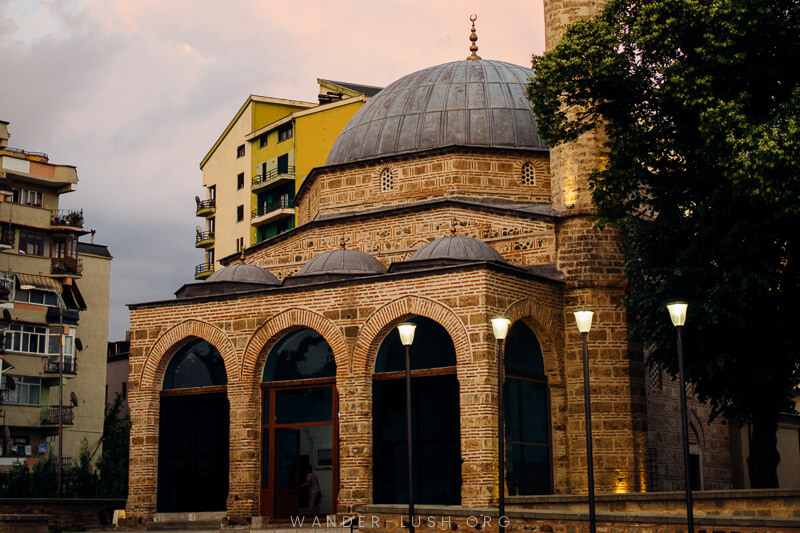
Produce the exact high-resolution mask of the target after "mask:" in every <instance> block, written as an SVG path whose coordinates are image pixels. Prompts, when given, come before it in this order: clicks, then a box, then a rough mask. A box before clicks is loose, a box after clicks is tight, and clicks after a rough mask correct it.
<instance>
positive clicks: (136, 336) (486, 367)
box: [128, 269, 610, 522]
mask: <svg viewBox="0 0 800 533" xmlns="http://www.w3.org/2000/svg"><path fill="white" fill-rule="evenodd" d="M562 306H563V300H562V296H561V288H560V285H558V284H554V283H550V282H547V283H543V282H539V281H535V280H533V279H518V278H517V276H515V275H513V274H506V273H495V272H487V271H485V270H483V269H472V270H470V269H458V270H456V271H450V272H448V273H441V274H439V275H435V274H427V275H419V276H410V277H406V278H404V279H397V278H393V279H386V278H384V279H383V280H382V281H380V282H370V281H369V280H366V281H363V282H360V283H359V284H356V285H341V284H337V285H336V286H334V285H326V286H323V287H317V288H316V289H313V288H309V289H284V290H276V291H269V292H267V293H264V295H260V296H249V297H244V296H239V297H232V298H229V299H220V298H217V299H216V300H214V301H197V302H179V301H176V302H175V303H170V304H152V305H142V306H136V307H134V308H133V309H132V310H131V359H130V364H131V368H130V370H131V372H130V391H129V404H130V407H131V419H132V422H133V424H134V427H133V431H132V437H131V457H132V461H131V469H130V493H129V499H128V511H129V513H130V514H131V516H132V517H134V521H135V520H137V519H143V520H146V519H148V518H149V517H150V516H151V515H152V513H153V512H154V511H155V501H156V490H157V469H158V465H157V458H158V406H159V390H160V383H161V380H162V379H163V372H164V370H165V368H166V365H167V363H168V361H169V358H170V357H171V355H172V354H173V353H175V351H177V349H178V348H179V347H180V346H181V345H182V344H183V343H185V342H186V341H187V339H189V338H192V337H200V338H204V339H206V340H208V341H209V342H211V343H212V344H214V345H215V346H216V347H217V349H218V350H219V351H220V354H221V356H222V358H223V360H224V361H225V365H226V370H227V373H228V398H229V400H230V405H231V416H230V420H231V430H230V437H231V445H230V475H229V477H230V482H229V484H230V491H229V497H228V516H229V518H230V519H231V520H232V521H234V522H242V521H245V520H247V519H248V518H249V517H250V516H253V515H256V514H258V509H259V497H260V491H259V487H260V479H259V476H260V464H259V457H260V453H259V446H260V431H259V430H260V416H259V415H260V410H261V407H260V403H261V395H260V387H259V384H260V380H261V371H262V369H263V364H264V360H265V357H266V353H267V352H268V350H269V347H270V346H271V345H272V344H273V343H274V342H275V341H276V339H277V338H279V337H280V336H281V335H282V334H285V333H286V332H287V331H288V330H290V329H291V328H294V327H298V326H306V327H312V328H314V329H315V330H317V331H319V332H320V333H321V334H322V335H323V336H324V337H325V338H326V340H327V341H328V343H329V344H330V345H331V348H332V350H333V353H334V357H335V359H336V363H337V388H338V390H339V394H340V398H341V404H340V405H341V410H342V411H341V418H340V421H339V431H340V437H341V444H340V449H339V452H340V454H341V455H340V461H339V473H340V491H339V500H338V509H339V511H340V512H348V511H349V510H352V508H353V506H355V505H359V504H363V503H368V502H370V501H371V483H372V474H371V471H372V470H371V461H372V458H371V454H372V446H371V443H372V433H371V373H372V368H373V365H374V358H375V355H376V353H377V349H378V347H379V345H380V342H381V340H382V339H383V338H384V337H385V335H386V334H387V333H388V331H389V330H390V329H391V328H393V327H394V326H395V325H396V323H397V322H399V321H400V320H402V319H403V318H405V317H408V316H411V315H422V316H428V317H429V318H432V319H434V320H436V321H437V322H439V323H440V324H442V325H443V326H444V327H445V329H446V330H447V331H448V332H449V333H450V335H451V337H452V339H453V341H454V344H455V346H456V352H457V356H458V379H459V384H460V395H461V400H460V401H461V419H462V424H461V432H462V433H461V441H462V459H463V466H462V503H463V504H464V505H488V503H489V500H490V498H491V488H492V486H493V484H494V482H495V478H496V473H495V472H496V464H495V456H496V446H495V444H494V434H495V429H494V428H496V398H495V397H494V391H495V390H496V386H497V383H496V378H495V377H494V376H496V368H493V366H494V364H493V363H494V360H495V341H494V339H493V338H492V335H491V332H490V327H489V324H488V318H489V317H490V316H492V315H494V314H497V313H507V314H508V315H509V316H510V317H511V318H512V319H523V320H525V322H526V323H528V325H529V326H531V328H532V329H533V331H534V332H535V333H536V334H537V336H538V337H539V339H540V340H541V342H542V348H543V352H544V357H545V364H546V368H547V372H548V378H549V379H550V382H551V390H552V394H553V397H554V398H555V399H554V408H553V409H552V411H551V412H552V428H553V443H554V445H553V455H554V458H555V461H557V463H558V465H559V466H558V467H557V470H560V469H561V468H560V467H561V466H562V465H563V466H565V467H566V468H570V464H571V462H572V461H573V460H574V459H572V457H571V455H570V453H569V450H568V449H567V448H566V446H567V443H568V442H569V441H570V437H569V436H568V435H566V434H565V432H566V431H568V428H569V426H570V424H569V423H568V420H567V419H566V418H565V416H567V413H565V412H564V410H563V409H562V406H563V405H565V404H566V402H567V397H568V396H571V395H574V394H575V392H569V391H566V390H564V383H565V379H564V376H563V373H562V372H563V371H562V370H561V366H560V365H561V363H560V361H561V360H562V359H563V356H562V355H561V353H560V351H561V350H562V348H561V346H563V321H562V315H561V309H562ZM609 444H610V443H609ZM603 446H604V443H601V442H598V448H603ZM565 483H567V479H566V478H565V477H563V476H562V477H557V478H556V487H555V488H556V490H557V491H559V492H565V491H568V490H569V489H570V487H569V486H565Z"/></svg>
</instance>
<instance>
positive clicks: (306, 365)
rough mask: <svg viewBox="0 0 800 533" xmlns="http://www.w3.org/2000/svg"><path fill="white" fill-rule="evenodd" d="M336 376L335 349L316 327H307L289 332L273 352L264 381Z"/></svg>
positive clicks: (266, 367) (265, 370) (266, 366)
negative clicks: (314, 328)
mask: <svg viewBox="0 0 800 533" xmlns="http://www.w3.org/2000/svg"><path fill="white" fill-rule="evenodd" d="M332 377H336V362H335V361H334V359H333V351H332V350H331V347H330V346H329V345H328V343H327V342H326V341H325V339H324V338H323V337H322V335H320V334H319V333H317V332H316V331H314V330H313V329H309V328H303V329H299V330H297V331H294V332H292V333H289V334H288V335H286V336H285V337H284V338H283V339H281V340H280V341H278V343H277V344H276V345H275V347H274V348H272V350H271V351H270V352H269V357H267V364H266V365H264V377H263V380H262V381H291V380H295V379H313V378H332Z"/></svg>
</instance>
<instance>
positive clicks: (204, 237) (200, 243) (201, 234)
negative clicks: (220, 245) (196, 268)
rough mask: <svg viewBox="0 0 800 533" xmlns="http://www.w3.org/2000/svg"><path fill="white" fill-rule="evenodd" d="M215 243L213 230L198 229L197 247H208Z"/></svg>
mask: <svg viewBox="0 0 800 533" xmlns="http://www.w3.org/2000/svg"><path fill="white" fill-rule="evenodd" d="M213 245H214V232H213V231H198V232H197V236H196V237H195V239H194V247H195V248H208V247H209V246H213Z"/></svg>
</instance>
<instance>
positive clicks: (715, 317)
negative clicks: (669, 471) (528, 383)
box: [528, 0, 800, 487]
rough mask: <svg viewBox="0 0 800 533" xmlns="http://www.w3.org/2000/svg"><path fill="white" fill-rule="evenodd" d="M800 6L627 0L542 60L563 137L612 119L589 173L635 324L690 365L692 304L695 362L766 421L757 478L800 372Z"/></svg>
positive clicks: (754, 454)
mask: <svg viewBox="0 0 800 533" xmlns="http://www.w3.org/2000/svg"><path fill="white" fill-rule="evenodd" d="M799 65H800V3H798V2H797V0H640V1H637V0H611V1H610V2H608V3H607V4H606V6H605V8H604V10H603V12H602V14H600V15H598V16H597V17H594V18H592V19H587V20H584V21H581V22H578V23H576V24H574V25H573V26H571V27H570V28H569V29H568V30H567V31H566V33H565V35H564V37H563V39H562V40H561V42H560V43H559V44H558V45H557V46H556V47H555V48H553V49H552V50H551V51H549V52H548V53H546V54H545V55H544V56H541V57H534V70H535V71H536V78H535V79H534V80H533V81H532V82H531V84H530V86H529V88H528V94H529V97H530V98H531V100H532V102H533V104H534V109H535V112H536V115H537V119H538V124H539V127H540V130H541V133H542V134H543V135H544V137H545V138H547V139H548V140H549V141H550V142H551V144H557V143H560V142H564V141H570V140H574V139H577V138H578V137H579V136H580V135H581V134H583V133H585V132H587V131H589V130H592V129H593V128H596V127H598V126H599V127H603V128H605V130H606V132H607V134H608V141H607V143H606V145H605V149H606V151H607V156H608V159H607V162H606V164H605V166H604V168H601V169H597V170H596V171H594V172H593V174H592V175H591V177H590V183H591V186H592V188H593V201H594V203H595V205H596V207H597V221H598V223H599V224H600V225H606V224H608V225H612V226H615V227H617V228H619V230H620V234H621V248H622V250H623V252H624V254H625V258H626V265H625V273H626V277H627V279H628V282H629V284H628V287H629V289H628V292H627V296H626V298H625V300H624V305H625V306H626V307H627V309H628V311H629V315H630V316H631V317H632V318H633V319H634V321H635V323H634V327H633V328H632V334H633V335H635V336H636V337H637V338H639V339H640V340H641V341H643V342H644V343H645V346H649V347H652V348H653V352H652V361H653V362H655V363H657V364H662V365H664V366H665V367H666V368H667V369H668V370H669V371H671V372H673V373H675V372H676V371H677V360H676V358H675V349H674V332H673V331H672V326H671V324H670V322H669V320H668V317H667V314H666V311H665V309H664V303H665V302H667V301H669V300H670V299H683V300H686V301H687V302H688V303H689V313H688V319H687V326H686V327H685V328H684V329H685V338H686V352H685V358H686V361H685V364H686V373H687V376H688V378H689V379H690V380H691V381H692V382H694V384H695V390H696V392H697V394H698V396H699V398H700V399H701V400H703V401H708V402H709V403H710V404H711V405H712V407H713V408H714V412H715V414H719V413H722V414H724V415H726V416H728V417H736V419H738V420H741V421H752V423H753V424H754V428H753V438H752V443H751V456H750V458H749V459H748V461H749V465H750V476H751V484H752V486H753V487H768V486H777V476H776V473H775V471H776V470H775V469H776V467H777V464H778V461H779V456H778V454H777V451H776V441H775V432H776V429H777V420H778V413H779V411H780V410H786V409H791V407H790V403H789V399H790V397H791V393H792V390H793V388H794V387H796V386H797V384H798V381H800V370H798V369H799V367H800V349H799V348H800V347H799V346H798V344H799V343H798V336H797V335H795V334H794V331H793V328H794V327H795V317H794V315H793V313H792V311H793V310H794V307H795V304H796V303H797V302H798V296H800V291H799V290H798V289H799V288H800V275H799V274H798V261H799V260H800V255H799V254H800V250H798V245H800V243H798V235H800V113H799V111H800V85H799V84H798V81H800V67H799Z"/></svg>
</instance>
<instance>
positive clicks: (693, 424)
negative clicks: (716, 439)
mask: <svg viewBox="0 0 800 533" xmlns="http://www.w3.org/2000/svg"><path fill="white" fill-rule="evenodd" d="M686 413H687V415H688V416H687V417H686V418H687V419H688V422H689V424H688V425H689V437H691V436H692V433H694V436H695V439H696V441H697V442H696V443H695V444H697V445H698V446H699V447H700V448H703V449H705V445H706V436H705V433H704V432H703V424H702V423H701V422H700V418H699V417H698V416H697V413H696V412H695V410H694V409H687V411H686Z"/></svg>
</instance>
